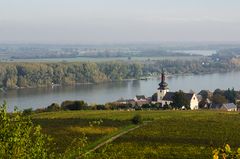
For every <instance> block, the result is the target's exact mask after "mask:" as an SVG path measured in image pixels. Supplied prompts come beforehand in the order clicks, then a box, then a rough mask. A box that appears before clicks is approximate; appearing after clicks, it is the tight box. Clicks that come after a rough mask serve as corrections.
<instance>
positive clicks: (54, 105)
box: [46, 103, 61, 112]
mask: <svg viewBox="0 0 240 159" xmlns="http://www.w3.org/2000/svg"><path fill="white" fill-rule="evenodd" d="M59 110H61V107H60V106H59V104H57V103H52V104H51V105H50V106H48V107H47V108H46V111H48V112H53V111H59Z"/></svg>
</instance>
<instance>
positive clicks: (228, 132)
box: [33, 111, 240, 158]
mask: <svg viewBox="0 0 240 159" xmlns="http://www.w3.org/2000/svg"><path fill="white" fill-rule="evenodd" d="M135 114H140V115H141V116H142V118H143V120H145V121H151V122H147V123H146V124H144V125H141V126H140V127H139V128H138V129H135V130H134V131H131V132H129V133H128V134H125V135H123V136H121V137H120V138H118V139H116V140H115V141H113V142H112V143H111V144H108V145H107V146H104V147H102V148H100V149H98V150H97V151H96V153H94V154H92V155H91V156H94V157H93V158H212V157H211V156H212V150H213V149H214V148H217V147H222V146H223V145H225V144H230V145H231V147H233V148H237V147H239V146H240V133H239V130H240V114H239V113H238V112H221V111H132V112H128V111H72V112H70V111H66V112H52V113H40V114H35V115H33V119H34V122H35V123H38V124H40V125H41V126H42V127H43V131H44V132H45V133H47V134H49V135H51V136H52V137H53V138H54V141H55V142H56V145H57V147H58V150H57V151H58V152H63V151H64V148H66V146H67V145H69V144H70V143H71V142H72V141H73V140H74V138H76V137H79V136H80V135H82V133H85V134H86V136H87V137H88V145H89V146H88V148H91V147H93V146H94V145H96V143H97V142H98V143H99V142H100V141H104V138H106V137H107V136H111V135H113V134H117V133H118V132H119V131H121V130H123V129H126V128H128V127H131V126H132V125H131V122H130V119H131V118H132V117H133V116H134V115H135ZM100 119H101V120H102V121H103V122H102V123H101V124H100V125H98V126H93V127H91V126H89V122H91V121H97V120H100ZM98 152H101V153H98Z"/></svg>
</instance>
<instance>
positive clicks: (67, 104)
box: [61, 100, 87, 110]
mask: <svg viewBox="0 0 240 159" xmlns="http://www.w3.org/2000/svg"><path fill="white" fill-rule="evenodd" d="M61 108H62V109H64V110H83V109H87V103H85V102H84V101H82V100H80V101H69V100H67V101H64V102H62V104H61Z"/></svg>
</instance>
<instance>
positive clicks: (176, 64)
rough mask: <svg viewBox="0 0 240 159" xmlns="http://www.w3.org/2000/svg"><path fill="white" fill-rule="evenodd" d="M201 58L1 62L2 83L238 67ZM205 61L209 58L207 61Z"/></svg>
mask: <svg viewBox="0 0 240 159" xmlns="http://www.w3.org/2000/svg"><path fill="white" fill-rule="evenodd" d="M202 62H203V61H202V60H192V61H184V60H161V61H151V62H146V61H145V62H139V61H136V62H133V61H132V62H126V61H120V62H119V61H111V62H71V63H0V85H1V86H3V87H5V88H10V89H12V88H17V87H45V86H52V84H59V85H72V84H76V83H99V82H105V81H118V80H123V79H133V78H134V79H139V78H140V77H141V76H148V75H152V74H158V73H159V72H161V69H162V68H163V67H164V68H165V69H166V71H167V72H169V73H171V74H179V73H181V74H185V73H211V72H223V71H224V72H226V71H229V70H237V69H239V66H238V65H232V64H231V65H229V61H224V62H223V61H222V62H221V63H219V62H212V61H208V63H209V65H202ZM204 62H206V61H204Z"/></svg>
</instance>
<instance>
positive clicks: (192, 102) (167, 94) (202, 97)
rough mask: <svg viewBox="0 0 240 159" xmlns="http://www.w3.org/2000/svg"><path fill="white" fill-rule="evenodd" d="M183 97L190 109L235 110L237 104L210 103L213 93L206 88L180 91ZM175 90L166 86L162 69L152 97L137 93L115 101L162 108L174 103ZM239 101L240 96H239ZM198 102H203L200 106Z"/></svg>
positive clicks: (134, 105)
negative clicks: (197, 91)
mask: <svg viewBox="0 0 240 159" xmlns="http://www.w3.org/2000/svg"><path fill="white" fill-rule="evenodd" d="M182 93H183V95H184V97H185V99H186V100H187V102H188V107H189V108H190V109H191V110H196V109H199V108H203V109H218V110H225V111H237V110H238V109H237V106H236V105H235V104H234V103H222V104H216V103H212V101H211V97H212V95H213V93H212V92H210V91H208V90H202V91H200V92H199V93H198V94H195V93H194V92H191V93H184V92H182ZM175 94H176V92H171V91H170V90H169V88H168V84H167V82H166V78H165V73H164V71H162V73H161V82H160V83H159V88H158V89H157V92H156V93H155V97H154V95H153V96H152V97H146V96H144V95H137V96H136V97H134V98H133V99H128V100H124V99H121V100H118V101H116V103H118V104H130V105H132V106H133V107H138V108H139V107H140V108H141V107H143V106H145V105H150V104H157V105H159V107H160V108H164V107H165V106H168V105H172V104H173V103H174V96H175ZM239 102H240V97H239ZM200 103H201V104H203V105H201V106H200ZM180 109H186V105H182V106H181V108H180Z"/></svg>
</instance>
